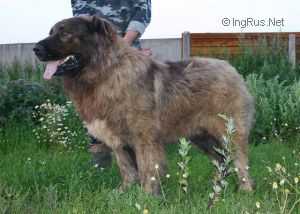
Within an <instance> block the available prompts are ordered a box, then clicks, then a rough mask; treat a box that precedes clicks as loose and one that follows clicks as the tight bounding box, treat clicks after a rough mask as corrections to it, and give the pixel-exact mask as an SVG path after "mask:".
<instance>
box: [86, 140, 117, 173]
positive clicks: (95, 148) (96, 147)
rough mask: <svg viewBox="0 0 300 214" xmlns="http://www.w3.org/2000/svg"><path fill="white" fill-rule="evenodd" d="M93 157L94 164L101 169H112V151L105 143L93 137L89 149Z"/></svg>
mask: <svg viewBox="0 0 300 214" xmlns="http://www.w3.org/2000/svg"><path fill="white" fill-rule="evenodd" d="M88 150H89V152H90V153H91V156H92V160H91V162H92V164H93V165H94V166H96V167H99V168H106V167H110V166H111V163H112V156H111V149H110V148H108V147H107V146H106V145H105V144H104V143H103V142H101V141H98V140H97V139H95V138H93V137H91V143H90V144H89V148H88Z"/></svg>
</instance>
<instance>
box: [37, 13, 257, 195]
mask: <svg viewBox="0 0 300 214" xmlns="http://www.w3.org/2000/svg"><path fill="white" fill-rule="evenodd" d="M34 51H35V52H36V54H37V56H38V57H39V58H40V60H42V61H48V65H47V69H46V71H45V74H44V77H45V78H46V79H51V77H52V76H53V75H56V74H57V72H58V71H57V67H58V66H59V65H62V64H63V63H64V60H65V59H66V57H68V56H70V55H72V56H76V57H77V58H78V59H80V63H81V66H82V69H80V70H79V71H77V72H66V73H64V72H59V74H61V75H63V79H64V87H65V90H66V92H67V94H68V95H69V96H70V98H71V99H72V101H73V102H74V104H75V106H76V109H77V110H78V112H79V114H80V116H81V118H82V120H83V121H84V123H85V124H86V127H87V129H88V131H89V133H90V134H91V135H93V136H94V137H96V138H98V139H99V140H102V141H103V142H105V144H106V146H108V147H109V148H110V149H111V150H112V151H113V152H114V154H115V157H116V160H117V164H118V166H119V168H120V172H121V175H122V178H123V187H126V186H128V185H129V184H131V183H133V182H140V183H141V185H142V186H143V188H144V190H145V191H147V192H150V193H154V194H159V192H160V188H159V183H158V181H157V179H156V180H155V179H153V178H152V177H156V176H157V173H156V171H155V170H156V169H155V165H156V164H158V165H159V169H158V170H159V172H160V173H161V174H163V173H164V169H165V154H164V146H163V143H168V142H177V141H178V138H180V137H185V138H188V139H190V140H191V141H192V143H193V144H194V145H196V146H198V147H199V148H202V149H204V150H205V151H206V152H207V153H208V154H209V155H210V156H211V157H212V158H216V159H217V160H218V161H222V159H223V158H222V157H221V156H220V155H219V154H218V153H217V152H215V150H214V147H217V146H221V143H220V142H221V141H222V135H224V134H225V123H224V120H223V119H222V118H220V117H219V116H218V114H220V113H222V114H225V115H227V116H231V117H233V118H234V121H235V126H236V133H235V135H234V138H233V142H232V143H233V145H234V163H235V166H236V167H237V168H238V175H239V179H240V187H241V188H242V189H245V190H251V189H252V182H251V179H250V177H249V175H248V171H247V164H248V155H247V147H248V136H249V131H250V129H251V125H252V120H253V114H254V107H253V106H254V105H253V99H252V97H251V96H250V94H249V93H248V91H247V89H246V86H245V83H244V81H243V80H242V78H241V77H240V75H239V74H238V73H237V72H236V70H235V69H234V68H233V67H232V66H230V65H229V64H228V63H227V62H225V61H222V60H217V59H209V58H194V59H192V60H190V61H187V62H178V63H159V62H157V61H155V60H153V59H151V58H149V57H147V56H144V55H142V54H141V53H140V52H139V51H137V50H135V49H133V48H131V47H129V46H128V45H127V44H125V42H123V41H122V39H121V38H119V37H118V36H117V35H116V33H115V31H114V30H113V29H112V27H111V26H110V24H108V23H107V22H106V21H104V20H101V19H99V18H96V17H75V18H70V19H66V20H63V21H61V22H58V23H57V24H55V25H54V27H53V28H52V29H51V32H50V35H49V37H47V38H46V39H44V40H42V41H40V42H39V43H37V45H36V47H35V49H34ZM125 146H126V147H130V148H131V149H132V151H134V153H135V156H134V157H133V156H132V155H131V154H132V153H133V152H128V150H127V149H126V150H125V149H124V147H125ZM151 178H152V179H151Z"/></svg>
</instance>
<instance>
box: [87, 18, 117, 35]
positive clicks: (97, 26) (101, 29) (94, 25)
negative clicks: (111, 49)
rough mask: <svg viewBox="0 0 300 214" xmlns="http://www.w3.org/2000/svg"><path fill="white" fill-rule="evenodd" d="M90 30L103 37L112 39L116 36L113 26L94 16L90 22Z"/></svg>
mask: <svg viewBox="0 0 300 214" xmlns="http://www.w3.org/2000/svg"><path fill="white" fill-rule="evenodd" d="M90 29H91V30H92V31H93V32H97V33H99V34H101V35H104V36H108V37H110V38H111V39H113V38H114V36H115V30H114V29H113V27H112V26H111V24H110V23H108V21H106V20H104V19H101V18H99V17H97V16H92V18H91V22H90Z"/></svg>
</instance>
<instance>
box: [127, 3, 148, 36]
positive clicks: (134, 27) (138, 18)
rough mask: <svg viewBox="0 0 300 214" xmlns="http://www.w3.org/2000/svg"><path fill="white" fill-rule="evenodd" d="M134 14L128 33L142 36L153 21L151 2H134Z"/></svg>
mask: <svg viewBox="0 0 300 214" xmlns="http://www.w3.org/2000/svg"><path fill="white" fill-rule="evenodd" d="M133 2H134V4H133V5H134V14H133V17H132V19H131V20H130V22H129V25H128V27H127V31H129V30H130V31H137V32H139V33H140V35H142V34H143V33H144V31H145V29H146V27H147V26H148V25H149V23H150V20H151V0H134V1H133Z"/></svg>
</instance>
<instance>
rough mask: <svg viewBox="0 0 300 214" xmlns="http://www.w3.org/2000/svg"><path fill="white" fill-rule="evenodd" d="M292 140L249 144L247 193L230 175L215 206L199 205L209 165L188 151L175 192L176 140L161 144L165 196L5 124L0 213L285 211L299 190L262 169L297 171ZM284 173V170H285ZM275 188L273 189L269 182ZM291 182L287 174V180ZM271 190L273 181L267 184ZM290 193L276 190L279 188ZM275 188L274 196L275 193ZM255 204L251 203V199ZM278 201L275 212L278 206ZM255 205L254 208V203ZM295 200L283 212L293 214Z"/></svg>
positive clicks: (0, 146) (81, 152)
mask: <svg viewBox="0 0 300 214" xmlns="http://www.w3.org/2000/svg"><path fill="white" fill-rule="evenodd" d="M299 143H300V139H294V140H290V142H285V143H278V142H277V141H276V140H274V141H273V142H272V143H262V144H258V145H257V146H255V145H254V144H252V145H251V149H250V172H251V175H252V177H253V178H254V180H255V182H256V190H255V192H253V193H245V192H240V191H237V186H236V178H235V177H234V176H231V177H230V179H229V186H228V188H227V189H226V191H225V194H224V195H222V197H221V200H219V201H218V202H217V203H216V205H215V206H214V207H213V208H212V209H211V210H208V209H207V203H208V196H209V193H210V192H211V191H212V183H211V178H212V176H213V172H214V169H213V166H212V164H211V163H210V162H209V160H208V159H207V158H206V156H205V155H203V154H202V153H199V152H198V151H195V150H192V151H191V156H192V161H191V162H190V170H191V171H190V172H191V176H190V178H189V191H188V193H187V194H183V193H181V196H180V197H179V190H180V189H179V185H178V176H177V175H176V174H177V172H178V167H177V161H178V158H179V157H178V154H177V149H178V146H177V145H172V146H169V147H168V162H169V174H170V175H171V176H170V178H168V179H167V178H165V179H163V185H162V186H163V189H164V191H165V193H166V199H163V198H154V197H152V196H149V195H147V194H145V193H143V192H142V191H141V189H140V187H139V186H134V187H132V188H131V189H129V190H128V192H126V193H120V192H119V191H117V187H118V185H119V183H120V175H119V173H118V169H117V167H116V165H115V164H114V165H113V167H112V168H110V169H104V170H101V169H97V168H95V167H94V166H92V165H91V164H90V162H89V161H90V156H89V154H88V153H87V151H86V150H85V149H79V148H76V149H66V148H65V147H63V146H50V147H47V146H45V145H43V144H39V143H37V141H36V139H35V138H34V135H33V133H32V127H30V125H28V124H18V125H16V124H14V125H13V124H11V125H10V126H8V127H6V128H5V130H2V131H1V135H0V157H1V161H0V212H1V213H147V212H148V213H178V214H181V213H239V214H240V213H289V209H291V208H292V206H293V204H294V203H295V202H296V200H299V191H300V189H299V187H298V186H297V184H296V185H293V187H294V188H295V187H296V189H295V191H298V192H297V194H295V191H293V190H292V188H290V187H289V186H288V184H283V186H280V185H279V182H280V178H279V177H276V176H270V175H269V172H268V170H267V166H269V167H271V168H274V167H275V165H276V163H280V164H281V165H282V166H285V169H286V174H290V177H291V178H294V177H295V176H299V173H300V171H299V167H298V166H297V163H300V161H299V160H300V159H299V156H300V154H299V151H300V150H299V149H300V148H299ZM287 176H288V175H287ZM275 181H276V182H278V185H279V188H278V189H275V190H274V189H273V188H272V184H273V182H275ZM292 181H293V179H292ZM273 187H274V186H273ZM281 187H282V188H286V189H287V188H289V189H290V191H291V193H290V194H287V198H285V194H284V193H281V190H280V188H281ZM276 193H277V196H278V197H276ZM285 200H286V201H287V202H286V205H285V206H286V207H285V209H283V205H284V201H285ZM257 202H259V204H258V203H257ZM280 206H281V209H282V212H281V211H280ZM258 207H259V208H258ZM299 212H300V207H299V204H298V205H296V206H295V208H294V209H293V211H292V212H291V213H299Z"/></svg>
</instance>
